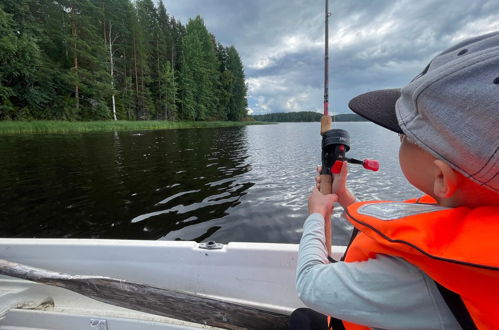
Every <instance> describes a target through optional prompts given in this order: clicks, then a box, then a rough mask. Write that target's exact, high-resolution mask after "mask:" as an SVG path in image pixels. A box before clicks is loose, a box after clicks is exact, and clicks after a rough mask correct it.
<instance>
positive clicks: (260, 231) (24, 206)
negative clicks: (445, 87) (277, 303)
mask: <svg viewBox="0 0 499 330" xmlns="http://www.w3.org/2000/svg"><path fill="white" fill-rule="evenodd" d="M337 127H340V128H345V129H347V130H349V131H350V133H351V135H352V149H351V151H350V153H349V154H351V156H352V157H356V158H369V157H372V158H378V159H379V160H380V161H381V170H380V172H378V173H373V172H368V171H365V170H363V169H362V168H360V167H355V166H351V167H350V176H349V186H350V188H351V189H352V190H353V191H354V192H355V194H356V195H357V197H358V198H359V199H361V200H364V199H376V198H379V199H406V198H409V197H412V196H414V195H415V194H417V192H416V191H415V190H414V189H413V188H411V187H410V186H409V185H408V184H407V183H406V182H405V180H404V179H403V176H402V174H401V172H400V169H399V168H398V164H397V149H398V144H399V142H398V138H397V136H396V134H392V133H390V132H388V131H386V130H384V129H382V128H379V127H377V126H374V125H371V124H369V123H344V124H340V125H337ZM318 132H319V124H318V123H296V124H291V123H290V124H280V125H272V126H248V127H238V128H222V129H192V130H166V131H144V132H119V133H118V132H114V133H98V134H71V135H45V136H41V135H34V136H2V137H0V192H1V194H2V198H1V199H0V235H1V236H3V237H74V238H76V237H78V238H117V239H166V240H197V241H202V240H207V239H212V240H216V241H219V242H222V243H226V242H230V241H256V242H283V243H285V242H288V243H297V242H298V241H299V238H300V236H301V228H302V225H303V221H304V220H305V218H306V212H307V209H306V203H307V197H308V195H309V193H310V190H311V188H312V186H313V183H314V175H315V173H314V168H315V165H316V164H318V163H319V162H320V135H319V134H318ZM340 213H341V209H340V208H337V211H336V212H335V214H334V217H335V222H334V226H333V227H334V240H335V242H336V243H337V244H344V243H345V242H347V241H348V236H349V231H350V229H351V227H350V225H349V224H347V223H346V222H344V221H343V220H342V219H340Z"/></svg>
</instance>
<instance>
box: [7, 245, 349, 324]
mask: <svg viewBox="0 0 499 330" xmlns="http://www.w3.org/2000/svg"><path fill="white" fill-rule="evenodd" d="M344 251H345V247H343V246H334V247H333V256H334V257H336V258H339V257H341V255H342V254H343V253H344ZM297 252H298V245H297V244H276V243H243V242H231V243H229V244H218V243H216V242H212V241H210V242H205V243H197V242H193V241H139V240H103V239H16V238H6V239H2V240H1V241H0V258H1V259H4V260H8V261H9V262H14V263H18V264H21V265H26V266H30V267H36V268H39V269H43V270H47V271H48V270H50V271H55V272H60V273H64V274H71V275H89V276H104V277H109V278H114V279H119V280H124V281H127V282H130V283H140V284H142V285H145V286H150V287H153V288H159V289H164V290H167V291H165V292H168V291H169V290H172V291H174V292H180V293H186V294H188V295H189V296H187V297H188V298H189V300H188V301H187V302H186V301H183V300H184V299H181V298H179V299H178V300H177V301H175V302H174V303H171V304H168V306H159V307H164V308H166V309H167V310H168V311H171V313H169V314H168V315H170V317H165V316H164V315H156V314H152V313H144V312H142V311H138V310H134V309H129V308H123V307H119V306H115V305H111V304H108V303H104V302H102V301H97V300H95V299H92V298H89V297H86V296H84V295H81V294H79V293H75V292H73V291H70V290H67V289H65V288H60V287H55V286H53V283H47V284H42V283H36V282H32V281H28V280H26V279H22V278H14V277H10V276H0V330H7V329H9V330H12V329H98V330H106V329H147V330H148V329H151V330H152V329H200V328H201V329H212V328H217V327H216V326H213V323H212V324H207V323H209V322H205V321H203V320H204V315H202V314H203V313H199V310H196V309H195V308H193V313H192V314H195V315H187V317H185V316H186V315H182V313H180V312H179V313H178V315H176V310H178V309H182V308H184V311H185V309H186V308H187V310H188V311H190V307H189V306H190V305H189V304H190V303H191V300H190V297H200V298H207V299H209V300H210V301H219V302H222V303H229V304H230V305H229V306H233V305H235V306H241V307H242V308H247V309H250V310H257V311H263V312H270V313H273V314H275V315H282V316H284V320H285V319H286V318H287V317H288V316H289V315H290V313H291V312H292V311H293V310H294V309H296V308H299V307H303V306H304V305H303V303H302V302H301V301H300V300H299V298H298V297H297V294H296V290H295V271H296V260H297ZM28 273H29V272H28ZM65 276H66V275H65ZM50 284H52V285H50ZM139 305H140V302H139ZM221 306H222V307H221V312H222V313H221V314H220V315H221V319H222V321H225V322H227V318H226V317H225V316H224V315H225V314H223V313H224V312H226V311H223V309H226V308H227V307H226V305H221ZM180 307H182V308H180ZM209 313H211V314H218V313H217V312H215V313H213V311H209ZM229 313H230V312H229ZM172 315H173V317H171V316H172ZM215 316H216V315H215ZM193 320H194V321H196V320H199V323H197V322H193ZM255 324H257V323H255ZM261 324H262V323H261ZM261 324H260V325H259V326H258V325H255V326H254V327H253V326H252V325H250V326H243V327H241V326H240V324H239V325H234V326H232V325H231V324H230V318H229V322H228V323H224V322H221V323H220V328H234V329H241V328H262V326H261ZM268 328H269V329H270V328H273V326H272V325H271V324H269V327H268Z"/></svg>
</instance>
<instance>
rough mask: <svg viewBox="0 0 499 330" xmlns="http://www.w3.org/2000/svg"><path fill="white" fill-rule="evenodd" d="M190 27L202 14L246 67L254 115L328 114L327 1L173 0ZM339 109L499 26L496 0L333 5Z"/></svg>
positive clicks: (334, 102)
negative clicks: (324, 101) (325, 90)
mask: <svg viewBox="0 0 499 330" xmlns="http://www.w3.org/2000/svg"><path fill="white" fill-rule="evenodd" d="M164 3H165V6H166V8H167V10H168V11H169V12H170V13H171V14H172V15H173V16H175V17H176V18H177V19H180V20H181V21H182V22H183V23H184V24H185V23H186V22H187V20H188V18H189V17H195V16H196V15H198V14H199V15H201V16H202V17H203V18H204V21H205V24H206V25H207V27H208V29H209V30H210V32H212V33H213V34H214V35H215V36H216V37H217V39H218V40H219V41H220V42H222V43H223V44H225V45H234V46H235V47H236V48H237V50H238V51H239V53H240V55H241V58H242V60H243V63H244V65H245V73H246V77H247V83H248V86H249V99H248V101H249V105H250V108H251V109H252V111H253V113H255V114H260V113H268V112H283V111H284V112H287V111H302V110H312V111H318V112H320V111H322V99H323V75H324V73H323V60H324V59H323V56H324V49H323V47H324V7H323V6H324V1H319V0H272V1H267V0H251V1H247V0H210V1H207V0H164ZM330 4H331V5H332V7H331V8H330V9H331V11H332V16H331V17H330V86H329V88H330V104H331V107H332V111H333V112H335V113H346V112H348V108H347V104H348V101H349V100H350V99H351V98H352V97H354V96H355V95H358V94H360V93H362V92H366V91H369V90H374V89H381V88H392V87H401V86H403V85H404V84H406V83H407V82H408V81H409V80H410V79H411V78H412V77H414V76H415V75H416V74H418V73H419V72H420V71H421V70H422V69H423V68H424V67H425V66H426V64H427V62H428V61H429V60H430V59H431V58H432V57H433V56H435V55H436V54H438V53H439V52H441V51H443V50H444V49H446V48H448V47H450V46H451V45H452V44H455V43H457V42H459V41H461V40H464V39H466V38H468V37H472V36H476V35H480V34H484V33H488V32H492V31H496V30H499V2H498V1H495V0H488V1H487V0H481V1H467V0H444V1H440V0H431V1H430V0H420V1H409V0H399V1H391V0H376V1H371V0H356V1H347V0H343V1H330Z"/></svg>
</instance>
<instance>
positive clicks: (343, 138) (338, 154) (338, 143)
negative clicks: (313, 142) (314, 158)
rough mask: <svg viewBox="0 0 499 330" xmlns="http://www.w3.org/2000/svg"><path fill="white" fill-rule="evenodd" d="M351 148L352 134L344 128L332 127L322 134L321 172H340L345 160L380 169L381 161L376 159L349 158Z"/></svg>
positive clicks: (370, 168)
mask: <svg viewBox="0 0 499 330" xmlns="http://www.w3.org/2000/svg"><path fill="white" fill-rule="evenodd" d="M348 150H350V135H349V134H348V132H347V131H345V130H343V129H330V130H328V131H326V132H324V134H323V135H322V171H321V174H325V175H331V174H338V173H340V171H341V167H342V165H343V162H348V163H350V164H357V165H362V166H363V167H364V168H365V169H366V170H370V171H377V170H379V162H378V161H377V160H374V159H364V160H358V159H355V158H347V157H346V155H345V154H346V153H347V152H348Z"/></svg>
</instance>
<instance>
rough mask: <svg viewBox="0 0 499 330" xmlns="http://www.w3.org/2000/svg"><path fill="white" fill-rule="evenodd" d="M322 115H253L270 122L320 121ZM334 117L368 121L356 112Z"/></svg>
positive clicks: (280, 113) (282, 113) (307, 112)
mask: <svg viewBox="0 0 499 330" xmlns="http://www.w3.org/2000/svg"><path fill="white" fill-rule="evenodd" d="M321 117H322V114H321V113H318V112H313V111H299V112H278V113H268V114H265V115H254V116H253V118H254V119H255V120H258V121H270V122H319V121H320V120H321ZM332 117H333V120H334V121H366V120H365V119H364V118H362V117H360V116H358V115H356V114H354V113H351V114H350V113H348V114H339V115H334V116H332Z"/></svg>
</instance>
